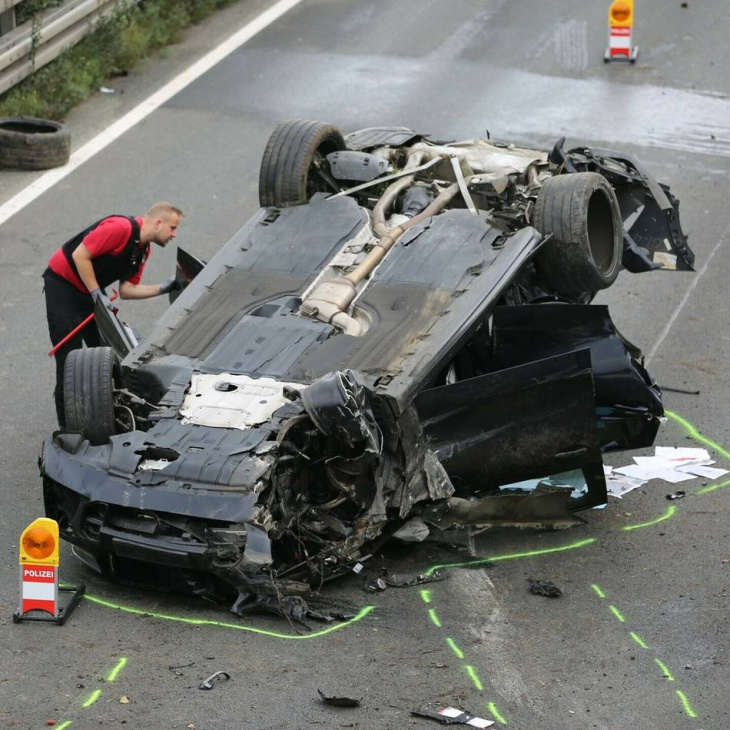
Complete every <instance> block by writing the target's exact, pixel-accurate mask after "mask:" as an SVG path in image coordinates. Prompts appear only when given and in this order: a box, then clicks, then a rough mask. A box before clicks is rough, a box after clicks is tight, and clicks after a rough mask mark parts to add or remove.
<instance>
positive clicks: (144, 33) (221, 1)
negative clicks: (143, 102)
mask: <svg viewBox="0 0 730 730" xmlns="http://www.w3.org/2000/svg"><path fill="white" fill-rule="evenodd" d="M234 2H242V0H141V1H140V2H139V4H138V5H135V6H133V7H128V8H126V9H124V10H121V11H120V10H116V11H114V12H113V13H112V14H111V15H110V16H108V17H107V18H105V19H104V20H102V21H100V22H99V23H98V27H97V28H96V30H95V31H94V32H93V33H92V34H90V35H89V36H87V37H86V38H85V39H84V40H83V41H81V42H80V43H78V44H77V45H75V46H73V48H70V49H68V50H67V51H66V52H65V53H63V54H62V55H61V56H59V57H58V58H57V59H56V60H54V61H52V62H51V63H49V64H48V65H47V66H44V67H43V68H41V69H39V70H38V71H36V72H35V73H34V74H33V75H31V76H29V77H28V78H27V79H25V80H23V81H21V82H20V83H19V84H17V85H16V86H14V87H13V88H12V89H10V90H9V91H7V92H6V93H5V94H2V95H0V117H14V116H26V117H43V118H46V119H54V120H57V121H61V120H62V119H63V118H64V117H65V116H66V114H67V113H68V111H69V109H71V108H72V107H74V106H75V105H76V104H78V103H79V102H81V101H83V100H84V99H86V98H87V97H89V96H91V95H92V94H93V93H94V92H95V91H96V90H97V89H98V88H99V87H100V86H102V85H103V83H104V81H106V80H107V79H109V78H111V77H114V76H123V75H125V74H126V73H127V72H128V71H130V70H131V69H132V68H133V67H134V66H135V65H136V64H137V63H139V61H141V60H142V59H144V58H146V57H147V56H148V55H149V54H150V52H151V51H153V50H157V49H159V48H161V47H162V46H166V45H169V44H171V43H176V42H177V41H179V40H180V39H181V38H182V36H183V31H184V30H185V29H186V28H187V27H188V26H190V25H193V24H194V23H197V22H199V21H200V20H202V19H203V18H204V17H206V16H207V15H209V14H210V13H211V12H213V11H214V10H217V9H218V8H220V7H222V6H224V5H230V4H232V3H234ZM56 4H58V2H57V1H55V0H26V3H24V4H21V5H20V6H19V7H23V5H26V12H27V10H28V7H32V8H33V9H34V11H35V12H40V11H42V10H44V9H46V8H48V7H51V6H52V5H56ZM21 19H23V18H21ZM31 20H32V17H31Z"/></svg>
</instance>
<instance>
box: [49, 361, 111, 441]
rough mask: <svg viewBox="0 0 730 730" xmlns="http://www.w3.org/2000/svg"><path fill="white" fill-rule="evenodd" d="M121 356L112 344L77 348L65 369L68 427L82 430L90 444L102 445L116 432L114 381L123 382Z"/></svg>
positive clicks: (64, 398)
mask: <svg viewBox="0 0 730 730" xmlns="http://www.w3.org/2000/svg"><path fill="white" fill-rule="evenodd" d="M121 379H122V371H121V366H120V364H119V358H118V357H117V354H116V353H115V352H114V350H112V348H111V347H89V348H85V349H80V350H74V351H73V352H71V353H69V355H68V357H67V358H66V365H65V367H64V371H63V405H64V409H65V411H66V428H68V429H69V430H70V431H81V432H82V433H83V435H84V437H85V438H87V439H88V440H89V443H90V444H92V445H93V446H100V445H102V444H106V443H108V442H109V438H110V437H111V436H113V435H114V434H115V433H116V432H117V427H116V422H115V420H114V384H115V381H116V383H117V384H118V385H121Z"/></svg>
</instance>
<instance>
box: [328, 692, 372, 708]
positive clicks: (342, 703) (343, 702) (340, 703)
mask: <svg viewBox="0 0 730 730" xmlns="http://www.w3.org/2000/svg"><path fill="white" fill-rule="evenodd" d="M317 692H318V693H319V696H320V697H321V698H322V702H324V703H325V704H326V705H332V706H334V707H360V702H361V701H362V700H356V699H355V698H354V697H328V696H327V695H325V693H324V692H322V690H321V689H318V690H317Z"/></svg>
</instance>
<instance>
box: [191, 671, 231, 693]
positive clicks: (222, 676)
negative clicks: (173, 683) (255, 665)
mask: <svg viewBox="0 0 730 730" xmlns="http://www.w3.org/2000/svg"><path fill="white" fill-rule="evenodd" d="M219 678H220V679H230V678H231V675H230V674H228V672H223V671H218V672H215V673H214V674H211V675H210V677H208V679H206V680H205V681H203V682H201V683H200V684H199V685H198V689H213V680H214V679H219Z"/></svg>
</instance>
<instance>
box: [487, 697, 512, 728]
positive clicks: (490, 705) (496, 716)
mask: <svg viewBox="0 0 730 730" xmlns="http://www.w3.org/2000/svg"><path fill="white" fill-rule="evenodd" d="M487 709H488V710H489V712H490V714H491V715H492V717H493V718H494V719H495V720H496V721H497V722H498V723H499V724H500V725H506V724H507V720H505V719H504V718H503V717H502V715H500V714H499V710H498V709H497V705H495V704H494V702H489V703H487Z"/></svg>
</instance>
